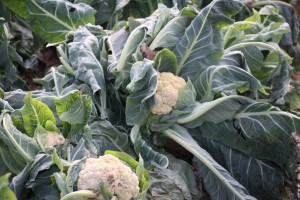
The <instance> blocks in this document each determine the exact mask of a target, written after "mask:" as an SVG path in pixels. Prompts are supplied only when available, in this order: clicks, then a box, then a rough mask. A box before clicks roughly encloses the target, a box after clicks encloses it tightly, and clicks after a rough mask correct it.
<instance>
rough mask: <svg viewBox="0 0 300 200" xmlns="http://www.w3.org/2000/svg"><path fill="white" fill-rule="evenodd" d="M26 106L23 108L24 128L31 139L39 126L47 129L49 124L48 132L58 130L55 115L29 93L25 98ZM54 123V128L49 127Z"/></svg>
mask: <svg viewBox="0 0 300 200" xmlns="http://www.w3.org/2000/svg"><path fill="white" fill-rule="evenodd" d="M24 102H25V105H24V107H23V108H22V111H21V112H22V118H23V123H24V128H25V130H26V132H27V134H28V135H29V136H30V137H33V136H34V132H35V129H36V127H37V125H41V126H42V127H44V128H45V129H47V127H46V124H48V130H49V131H53V129H54V130H57V128H56V127H55V124H56V120H55V117H54V114H53V113H52V111H51V110H50V108H49V107H48V106H47V105H46V104H44V103H43V102H41V101H39V100H37V99H34V98H32V97H31V93H28V94H27V95H26V96H25V97H24ZM48 121H49V122H48ZM50 123H52V126H49V125H50Z"/></svg>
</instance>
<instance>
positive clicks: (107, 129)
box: [90, 121, 129, 152]
mask: <svg viewBox="0 0 300 200" xmlns="http://www.w3.org/2000/svg"><path fill="white" fill-rule="evenodd" d="M90 128H91V132H92V137H93V142H94V143H96V141H97V140H94V138H97V137H99V136H102V137H104V138H106V139H108V140H109V141H110V142H111V143H112V144H113V145H114V146H115V148H116V149H117V150H118V151H122V152H128V151H129V137H128V134H126V133H124V132H121V131H119V130H118V129H117V128H116V127H114V126H113V125H112V124H111V123H110V122H109V121H95V122H93V123H92V124H91V125H90Z"/></svg>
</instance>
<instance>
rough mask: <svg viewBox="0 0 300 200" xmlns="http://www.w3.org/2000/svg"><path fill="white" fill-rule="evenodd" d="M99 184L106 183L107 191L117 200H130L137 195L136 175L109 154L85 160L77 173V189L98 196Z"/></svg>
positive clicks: (137, 183) (137, 182) (137, 181)
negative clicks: (92, 192)
mask: <svg viewBox="0 0 300 200" xmlns="http://www.w3.org/2000/svg"><path fill="white" fill-rule="evenodd" d="M100 182H104V183H106V187H107V189H108V190H109V191H110V192H111V193H112V195H114V196H116V197H117V198H118V199H119V200H130V199H132V198H136V197H138V195H139V180H138V177H137V176H136V174H135V173H134V172H132V170H131V169H130V168H129V167H128V166H127V165H126V164H125V163H123V162H122V161H121V160H119V159H118V158H116V157H115V156H112V155H109V154H107V155H104V156H100V157H99V158H87V159H86V160H85V162H84V163H83V165H82V167H81V171H80V172H79V177H78V183H77V188H78V190H93V191H94V192H95V193H96V194H100V191H99V183H100Z"/></svg>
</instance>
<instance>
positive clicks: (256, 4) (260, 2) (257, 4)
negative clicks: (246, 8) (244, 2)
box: [252, 1, 294, 9]
mask: <svg viewBox="0 0 300 200" xmlns="http://www.w3.org/2000/svg"><path fill="white" fill-rule="evenodd" d="M274 3H277V4H281V5H285V6H288V7H291V8H293V6H292V5H290V4H289V3H286V2H283V1H258V2H255V3H253V4H252V7H261V6H265V5H270V4H274ZM293 9H294V8H293Z"/></svg>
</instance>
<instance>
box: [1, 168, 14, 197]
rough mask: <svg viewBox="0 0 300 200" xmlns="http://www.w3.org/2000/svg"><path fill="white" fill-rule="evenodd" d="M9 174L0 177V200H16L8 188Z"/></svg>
mask: <svg viewBox="0 0 300 200" xmlns="http://www.w3.org/2000/svg"><path fill="white" fill-rule="evenodd" d="M9 177H10V174H9V173H7V174H5V175H3V176H1V177H0V199H3V200H17V197H16V195H15V193H14V192H13V191H12V190H11V189H9V188H8V185H9V180H8V178H9Z"/></svg>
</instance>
